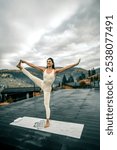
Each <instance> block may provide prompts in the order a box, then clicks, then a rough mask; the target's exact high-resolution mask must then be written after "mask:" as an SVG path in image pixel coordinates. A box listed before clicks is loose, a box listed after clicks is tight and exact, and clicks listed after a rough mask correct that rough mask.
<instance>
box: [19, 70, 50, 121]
mask: <svg viewBox="0 0 117 150" xmlns="http://www.w3.org/2000/svg"><path fill="white" fill-rule="evenodd" d="M22 72H23V73H24V74H25V75H26V76H28V77H29V78H30V79H31V80H32V81H33V82H34V83H35V84H36V85H37V86H39V87H40V88H41V89H42V90H43V92H44V106H45V110H46V118H47V119H49V118H50V92H51V86H47V85H45V84H44V82H43V80H41V79H39V78H37V77H35V76H34V75H32V74H31V73H30V72H29V71H27V70H26V69H24V68H23V69H22Z"/></svg>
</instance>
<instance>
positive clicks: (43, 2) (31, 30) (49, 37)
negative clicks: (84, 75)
mask: <svg viewBox="0 0 117 150" xmlns="http://www.w3.org/2000/svg"><path fill="white" fill-rule="evenodd" d="M48 57H52V58H54V60H55V66H66V65H68V64H73V63H75V62H77V61H78V59H79V58H81V63H80V65H79V67H82V68H84V69H92V68H93V67H94V68H95V67H99V66H100V2H99V0H0V68H2V69H16V67H15V66H16V64H17V63H18V61H19V60H20V59H23V60H27V61H29V62H32V63H34V64H36V65H40V66H46V59H47V58H48Z"/></svg>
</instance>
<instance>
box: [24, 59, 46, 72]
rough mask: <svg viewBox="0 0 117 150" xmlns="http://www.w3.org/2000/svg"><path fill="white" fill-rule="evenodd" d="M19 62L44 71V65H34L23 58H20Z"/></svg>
mask: <svg viewBox="0 0 117 150" xmlns="http://www.w3.org/2000/svg"><path fill="white" fill-rule="evenodd" d="M21 62H22V63H25V64H27V65H28V66H30V67H32V68H35V69H37V70H40V71H42V72H44V70H45V68H44V67H40V66H36V65H34V64H32V63H29V62H27V61H25V60H21Z"/></svg>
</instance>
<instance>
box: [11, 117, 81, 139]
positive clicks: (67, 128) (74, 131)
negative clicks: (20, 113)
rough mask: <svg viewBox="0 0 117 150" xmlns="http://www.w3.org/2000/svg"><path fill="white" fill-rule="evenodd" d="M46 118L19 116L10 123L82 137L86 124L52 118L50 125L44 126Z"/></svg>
mask: <svg viewBox="0 0 117 150" xmlns="http://www.w3.org/2000/svg"><path fill="white" fill-rule="evenodd" d="M45 121H46V120H45V119H42V118H34V117H26V116H24V117H19V118H17V119H15V120H14V121H13V122H11V123H10V125H14V126H19V127H24V128H30V129H35V130H40V131H44V132H49V133H55V134H58V135H64V136H68V137H73V138H78V139H80V137H81V134H82V131H83V128H84V124H78V123H71V122H63V121H57V120H50V126H49V127H48V128H44V125H45Z"/></svg>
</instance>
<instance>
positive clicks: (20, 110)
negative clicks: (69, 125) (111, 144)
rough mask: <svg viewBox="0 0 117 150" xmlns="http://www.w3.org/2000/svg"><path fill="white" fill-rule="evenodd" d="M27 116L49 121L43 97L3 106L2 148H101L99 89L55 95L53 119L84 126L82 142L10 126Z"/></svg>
mask: <svg viewBox="0 0 117 150" xmlns="http://www.w3.org/2000/svg"><path fill="white" fill-rule="evenodd" d="M23 116H29V117H39V118H45V109H44V105H43V95H42V96H40V97H34V98H30V99H26V100H22V101H19V102H15V103H12V104H10V105H8V106H1V107H0V146H3V150H4V149H5V148H6V149H12V150H99V149H100V92H99V90H94V89H73V90H71V89H70V90H58V91H54V92H52V94H51V119H52V120H59V121H66V122H74V123H81V124H84V129H83V132H82V136H81V138H80V139H76V138H71V137H67V136H62V135H57V134H52V133H47V132H42V131H38V130H33V129H27V128H22V127H17V126H12V125H9V123H11V122H13V121H14V120H15V119H16V118H18V117H23ZM76 132H77V131H76ZM0 149H1V148H0ZM1 150H2V149H1Z"/></svg>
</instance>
